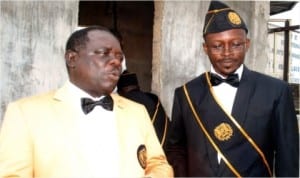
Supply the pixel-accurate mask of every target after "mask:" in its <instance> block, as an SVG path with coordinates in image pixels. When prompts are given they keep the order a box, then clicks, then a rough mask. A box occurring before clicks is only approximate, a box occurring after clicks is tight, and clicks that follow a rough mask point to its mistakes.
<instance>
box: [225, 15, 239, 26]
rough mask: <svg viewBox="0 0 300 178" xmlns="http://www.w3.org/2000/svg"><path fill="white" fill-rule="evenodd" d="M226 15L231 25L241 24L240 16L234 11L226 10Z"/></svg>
mask: <svg viewBox="0 0 300 178" xmlns="http://www.w3.org/2000/svg"><path fill="white" fill-rule="evenodd" d="M227 17H228V19H229V22H230V23H232V24H233V25H241V23H242V20H241V18H240V16H239V15H238V14H237V13H235V12H228V15H227Z"/></svg>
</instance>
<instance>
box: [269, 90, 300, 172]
mask: <svg viewBox="0 0 300 178" xmlns="http://www.w3.org/2000/svg"><path fill="white" fill-rule="evenodd" d="M294 108H295V107H294V104H293V99H292V96H291V92H290V90H289V87H288V86H287V85H286V87H285V88H284V89H283V91H282V94H281V96H280V98H279V100H278V104H277V108H276V114H275V119H276V125H275V127H274V128H275V129H274V131H273V133H274V137H275V140H276V145H275V174H276V175H275V176H276V177H299V130H298V129H299V128H298V122H297V118H296V113H295V110H294Z"/></svg>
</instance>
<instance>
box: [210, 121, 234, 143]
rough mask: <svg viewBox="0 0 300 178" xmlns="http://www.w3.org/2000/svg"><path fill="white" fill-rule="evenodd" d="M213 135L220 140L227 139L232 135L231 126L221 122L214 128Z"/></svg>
mask: <svg viewBox="0 0 300 178" xmlns="http://www.w3.org/2000/svg"><path fill="white" fill-rule="evenodd" d="M214 134H215V137H216V138H217V139H218V140H220V141H226V140H229V139H230V138H231V137H232V135H233V130H232V128H231V126H230V125H229V124H227V123H221V124H220V125H218V126H217V127H216V128H215V129H214Z"/></svg>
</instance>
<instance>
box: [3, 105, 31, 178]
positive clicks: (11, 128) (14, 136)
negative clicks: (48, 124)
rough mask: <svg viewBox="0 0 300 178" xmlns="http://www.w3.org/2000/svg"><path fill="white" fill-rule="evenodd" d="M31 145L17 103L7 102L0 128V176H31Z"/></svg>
mask: <svg viewBox="0 0 300 178" xmlns="http://www.w3.org/2000/svg"><path fill="white" fill-rule="evenodd" d="M32 163H33V161H32V146H31V140H30V135H29V132H28V128H27V125H26V122H25V120H24V118H22V112H21V110H20V107H19V105H17V104H16V103H15V104H9V105H8V107H7V110H6V113H5V116H4V120H3V123H2V127H1V130H0V177H1V178H4V177H24V178H28V177H33V165H32Z"/></svg>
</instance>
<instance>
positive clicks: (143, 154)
mask: <svg viewBox="0 0 300 178" xmlns="http://www.w3.org/2000/svg"><path fill="white" fill-rule="evenodd" d="M137 158H138V160H139V163H140V165H141V167H142V168H143V169H145V168H146V165H147V150H146V147H145V145H140V146H139V147H138V149H137Z"/></svg>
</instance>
